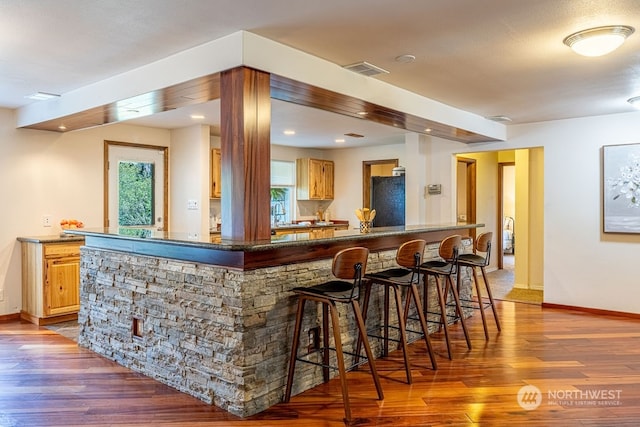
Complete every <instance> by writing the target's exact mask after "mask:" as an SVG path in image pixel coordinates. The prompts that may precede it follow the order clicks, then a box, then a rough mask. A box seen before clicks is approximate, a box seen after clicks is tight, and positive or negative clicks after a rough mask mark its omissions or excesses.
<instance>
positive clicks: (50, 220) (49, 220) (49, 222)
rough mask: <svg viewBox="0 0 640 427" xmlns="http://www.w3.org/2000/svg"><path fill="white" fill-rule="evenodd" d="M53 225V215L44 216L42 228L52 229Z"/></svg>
mask: <svg viewBox="0 0 640 427" xmlns="http://www.w3.org/2000/svg"><path fill="white" fill-rule="evenodd" d="M52 225H53V218H52V217H51V215H42V226H43V227H51V226H52Z"/></svg>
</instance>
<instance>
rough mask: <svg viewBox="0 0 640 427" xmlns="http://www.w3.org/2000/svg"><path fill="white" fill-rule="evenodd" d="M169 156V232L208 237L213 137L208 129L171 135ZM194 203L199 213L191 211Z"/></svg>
mask: <svg viewBox="0 0 640 427" xmlns="http://www.w3.org/2000/svg"><path fill="white" fill-rule="evenodd" d="M171 141H172V145H171V150H170V153H169V177H170V178H169V201H170V203H169V230H171V231H172V232H174V233H186V234H187V236H188V238H189V239H200V238H202V237H208V236H209V195H210V194H211V191H210V185H211V184H210V179H209V177H210V176H211V172H210V167H209V166H210V165H209V162H210V161H209V156H210V137H209V126H203V125H196V126H190V127H187V128H182V129H176V130H172V131H171ZM190 200H195V201H197V203H198V206H197V209H188V208H187V206H188V202H189V201H190Z"/></svg>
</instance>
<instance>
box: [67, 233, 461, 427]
mask: <svg viewBox="0 0 640 427" xmlns="http://www.w3.org/2000/svg"><path fill="white" fill-rule="evenodd" d="M437 248H438V246H437V244H436V245H430V246H429V247H428V248H427V251H426V253H425V255H426V256H425V258H426V259H428V258H433V257H437ZM394 260H395V250H394V251H383V252H379V253H372V254H370V256H369V261H368V267H367V271H369V272H374V271H378V270H381V269H384V268H389V267H392V266H395V261H394ZM330 275H331V260H330V259H324V260H318V261H312V262H305V263H300V264H291V265H285V266H278V267H269V268H261V269H257V270H251V271H239V270H234V269H230V268H223V267H217V266H213V265H207V264H195V263H189V262H184V261H177V260H172V259H163V258H154V257H147V256H140V255H133V254H129V253H122V252H115V251H107V250H98V249H93V248H89V247H83V249H82V258H81V293H80V298H81V308H80V313H79V316H78V321H79V323H80V334H79V344H80V345H82V346H85V347H88V348H90V349H91V350H93V351H95V352H97V353H99V354H101V355H103V356H106V357H107V358H109V359H112V360H114V361H116V362H118V363H119V364H121V365H123V366H125V367H128V368H131V369H133V370H135V371H138V372H140V373H143V374H145V375H147V376H150V377H152V378H155V379H157V380H159V381H161V382H163V383H165V384H168V385H169V386H171V387H174V388H176V389H178V390H180V391H183V392H186V393H188V394H191V395H193V396H195V397H197V398H199V399H201V400H203V401H205V402H207V403H211V404H214V405H216V406H219V407H221V408H223V409H225V410H228V411H229V412H231V413H233V414H236V415H240V416H249V415H252V414H255V413H258V412H260V411H262V410H264V409H266V408H268V407H270V406H272V405H274V404H276V403H278V402H280V401H282V397H283V394H284V387H285V383H286V375H287V366H288V360H289V352H290V349H291V341H292V334H293V324H294V320H295V311H296V304H297V300H296V298H295V297H294V295H293V294H292V293H291V292H290V291H291V289H292V288H294V287H296V286H311V285H314V284H317V283H320V282H322V281H324V280H326V279H327V278H328V277H330ZM463 284H464V285H463V293H464V294H465V295H467V296H468V295H469V293H470V288H471V287H470V286H469V280H468V275H465V277H464V280H463ZM380 288H381V287H375V288H374V291H375V292H374V295H372V302H371V304H370V309H369V313H368V319H367V325H368V326H372V325H374V324H377V323H379V319H380V318H381V314H382V308H381V307H382V304H381V301H380V298H381V295H382V292H381V289H380ZM429 292H430V293H432V294H433V295H430V306H431V308H432V309H433V310H435V311H437V308H436V307H437V297H436V296H435V293H434V292H435V290H434V289H433V286H429ZM339 309H340V313H341V325H342V334H341V335H342V339H343V345H344V347H345V351H352V350H353V347H354V344H355V338H356V335H355V331H356V327H355V323H354V319H353V315H352V314H351V313H350V310H349V307H344V306H343V307H339ZM305 310H306V313H305V323H304V325H303V333H302V342H301V351H304V350H305V349H306V346H307V344H308V343H307V338H306V337H307V334H306V331H308V329H309V328H311V327H315V326H319V325H320V324H321V311H320V309H319V307H317V306H316V304H313V303H308V304H307V306H306V308H305ZM134 319H135V320H134ZM392 321H394V319H393V317H392ZM134 323H137V326H138V328H139V330H138V333H137V334H134V330H133V329H134V328H133V325H134ZM434 327H436V326H434ZM134 335H135V336H134ZM371 345H372V348H373V350H374V354H376V355H379V354H380V343H379V342H378V341H377V340H375V339H374V340H372V341H371ZM416 345H424V344H416ZM434 345H439V343H437V342H436V343H434ZM442 349H443V352H442V353H441V354H443V355H446V350H444V347H443V346H442ZM414 363H416V364H424V365H425V366H426V365H428V360H424V361H415V362H414ZM321 382H322V372H321V369H320V368H318V367H316V366H313V365H309V364H305V363H298V364H297V365H296V375H295V384H294V388H293V393H294V394H297V393H299V392H301V391H303V390H306V389H308V388H311V387H313V386H315V385H317V384H319V383H321Z"/></svg>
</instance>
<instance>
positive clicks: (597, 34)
mask: <svg viewBox="0 0 640 427" xmlns="http://www.w3.org/2000/svg"><path fill="white" fill-rule="evenodd" d="M634 31H635V30H634V29H633V27H629V26H627V25H609V26H605V27H596V28H589V29H587V30H582V31H578V32H577V33H573V34H571V35H569V36H567V37H566V38H565V39H564V40H563V43H564V44H566V45H567V46H569V47H570V48H571V49H573V51H574V52H576V53H577V54H579V55H583V56H602V55H606V54H607V53H609V52H613V51H614V50H616V49H617V48H618V47H620V45H622V43H624V41H625V40H626V39H627V37H629V36H630V35H631V34H633V32H634Z"/></svg>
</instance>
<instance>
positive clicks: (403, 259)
mask: <svg viewBox="0 0 640 427" xmlns="http://www.w3.org/2000/svg"><path fill="white" fill-rule="evenodd" d="M425 246H426V242H425V241H424V240H411V241H408V242H405V243H403V244H402V245H401V246H400V247H399V248H398V251H397V252H396V263H397V264H398V265H399V266H400V267H396V268H389V269H387V270H383V271H379V272H376V273H371V274H366V275H365V278H366V279H369V280H368V281H365V282H364V283H365V294H364V298H363V303H362V311H363V313H364V314H363V317H364V318H365V323H366V318H367V310H368V308H369V298H370V295H371V287H372V285H375V284H379V285H382V286H384V313H383V317H384V321H383V325H382V327H383V335H382V336H380V335H379V333H372V332H369V336H370V337H375V338H382V339H383V353H382V355H383V356H387V355H388V354H389V341H394V342H397V343H398V347H399V348H402V353H403V356H404V366H405V371H406V375H407V382H408V383H409V384H411V383H412V382H413V380H412V377H411V363H410V361H409V351H408V347H407V346H408V344H407V328H406V324H405V320H404V315H403V314H404V310H403V308H402V307H403V305H402V297H401V287H404V288H407V289H408V292H410V293H411V294H412V295H413V299H414V301H415V304H416V310H417V312H418V315H419V318H420V325H421V326H422V334H423V335H424V341H425V343H426V344H427V351H428V352H429V358H430V359H431V366H432V367H433V369H438V364H437V362H436V359H435V356H434V353H433V349H432V347H431V341H430V340H429V328H428V327H427V320H426V317H425V315H424V310H423V308H422V303H421V302H420V297H419V293H418V287H417V284H418V283H419V282H420V271H419V270H418V267H419V266H420V264H421V262H422V254H423V252H424V247H425ZM389 288H391V289H393V294H394V299H395V304H396V313H397V315H398V326H389ZM389 328H393V329H397V330H398V332H399V336H400V337H399V339H394V338H389ZM359 349H360V343H358V351H357V353H359Z"/></svg>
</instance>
